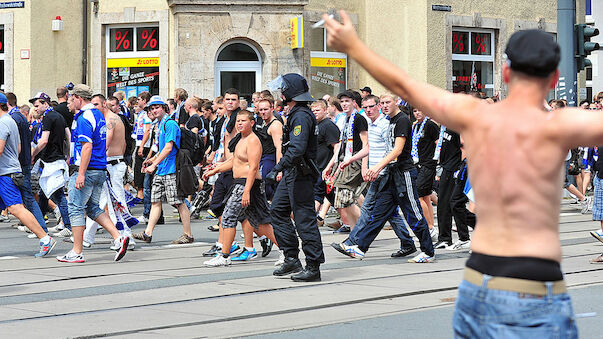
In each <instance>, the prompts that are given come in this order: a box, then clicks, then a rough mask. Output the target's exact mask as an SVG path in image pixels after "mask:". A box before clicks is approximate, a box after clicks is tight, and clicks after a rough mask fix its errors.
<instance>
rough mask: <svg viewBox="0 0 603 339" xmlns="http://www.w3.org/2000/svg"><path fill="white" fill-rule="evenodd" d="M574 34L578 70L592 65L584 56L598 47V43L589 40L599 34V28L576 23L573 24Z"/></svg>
mask: <svg viewBox="0 0 603 339" xmlns="http://www.w3.org/2000/svg"><path fill="white" fill-rule="evenodd" d="M574 34H575V37H576V39H575V41H576V68H577V71H578V72H580V71H581V70H583V69H584V68H586V67H589V66H591V65H592V62H591V61H590V60H588V59H587V58H586V57H587V56H588V55H589V54H590V53H591V52H592V51H596V50H598V49H599V44H598V43H596V42H590V38H591V37H594V36H597V35H599V30H598V29H597V28H595V27H592V26H588V25H585V24H576V25H574Z"/></svg>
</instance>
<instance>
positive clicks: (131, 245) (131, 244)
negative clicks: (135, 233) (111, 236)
mask: <svg viewBox="0 0 603 339" xmlns="http://www.w3.org/2000/svg"><path fill="white" fill-rule="evenodd" d="M128 238H130V241H129V242H128V251H131V250H133V249H135V248H136V243H135V242H134V238H133V237H132V235H129V236H128ZM120 247H121V242H117V243H116V242H115V241H113V244H112V245H111V247H109V249H110V250H112V251H117V250H118V249H119V248H120Z"/></svg>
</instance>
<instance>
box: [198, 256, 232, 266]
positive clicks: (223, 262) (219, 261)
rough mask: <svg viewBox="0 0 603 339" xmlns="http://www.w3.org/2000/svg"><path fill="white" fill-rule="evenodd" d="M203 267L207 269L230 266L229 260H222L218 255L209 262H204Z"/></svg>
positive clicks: (222, 257)
mask: <svg viewBox="0 0 603 339" xmlns="http://www.w3.org/2000/svg"><path fill="white" fill-rule="evenodd" d="M203 265H205V266H209V267H218V266H228V265H230V258H224V256H223V255H221V254H218V255H216V256H215V257H213V258H211V259H210V260H208V261H206V262H204V263H203Z"/></svg>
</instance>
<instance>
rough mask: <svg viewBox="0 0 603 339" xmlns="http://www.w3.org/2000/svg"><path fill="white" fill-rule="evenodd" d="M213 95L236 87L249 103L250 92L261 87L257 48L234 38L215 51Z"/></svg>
mask: <svg viewBox="0 0 603 339" xmlns="http://www.w3.org/2000/svg"><path fill="white" fill-rule="evenodd" d="M214 79H215V85H214V86H215V90H214V91H215V96H220V95H222V94H223V93H224V91H226V90H227V89H229V88H236V89H238V90H239V92H240V93H241V96H242V97H244V98H246V99H247V101H248V102H249V103H251V94H253V92H256V91H258V90H259V89H260V88H261V79H262V59H261V56H260V53H259V52H258V50H257V49H256V48H255V47H254V46H253V45H251V44H249V43H248V42H246V41H241V40H236V41H232V42H230V43H228V44H226V45H224V46H222V47H221V48H220V49H219V50H218V53H216V62H215V78H214Z"/></svg>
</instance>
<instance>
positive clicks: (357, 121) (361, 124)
mask: <svg viewBox="0 0 603 339" xmlns="http://www.w3.org/2000/svg"><path fill="white" fill-rule="evenodd" d="M350 117H351V116H349V117H347V118H346V119H345V125H344V126H343V131H341V138H342V140H343V141H344V144H342V145H341V151H340V152H345V141H346V139H347V136H346V132H347V127H348V123H349V122H350ZM367 131H368V121H366V119H365V118H364V117H363V116H362V115H361V114H359V113H357V114H356V117H355V118H354V126H353V127H352V136H353V138H354V143H353V145H354V146H353V152H352V153H353V154H356V153H358V152H359V151H360V150H361V149H362V140H360V133H361V132H367ZM342 154H345V153H342Z"/></svg>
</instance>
